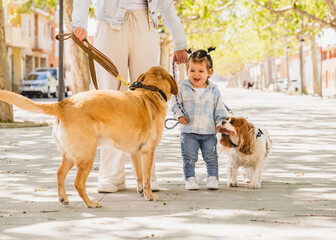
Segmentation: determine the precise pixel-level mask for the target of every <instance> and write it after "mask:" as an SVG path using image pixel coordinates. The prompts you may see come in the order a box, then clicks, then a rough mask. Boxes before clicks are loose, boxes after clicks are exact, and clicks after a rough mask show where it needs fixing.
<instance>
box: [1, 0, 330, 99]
mask: <svg viewBox="0 0 336 240" xmlns="http://www.w3.org/2000/svg"><path fill="white" fill-rule="evenodd" d="M174 3H175V7H176V11H177V14H178V16H179V17H180V19H181V21H182V24H183V26H184V29H185V33H186V35H187V40H188V48H191V49H199V48H203V49H206V48H208V47H210V46H216V51H215V52H213V53H211V54H212V57H213V59H214V72H215V74H214V76H213V80H214V81H221V82H224V83H225V84H224V86H226V87H239V88H251V89H260V90H264V91H283V92H285V93H288V94H312V95H316V96H324V97H335V95H336V34H335V30H336V20H335V17H336V4H335V1H333V0H314V1H313V0H290V1H288V0H279V1H274V0H254V1H251V0H236V1H234V0H175V1H174ZM72 4H73V0H64V1H63V9H64V31H65V32H69V31H70V22H71V12H72ZM94 9H95V1H92V6H91V9H90V19H89V28H88V33H89V36H88V39H89V41H90V42H91V43H94V32H95V24H96V20H95V15H94ZM59 10H60V7H59V1H56V0H43V1H42V0H3V1H2V5H1V6H0V29H1V30H0V32H1V36H0V50H1V57H2V59H3V61H2V65H1V66H2V67H1V68H2V70H1V72H2V73H3V74H0V86H8V87H7V88H10V89H11V90H12V91H14V92H19V93H21V94H23V95H26V96H29V97H50V98H51V97H57V93H58V90H57V88H58V85H57V79H58V77H59V76H58V56H59V49H58V45H59V43H58V42H57V41H56V40H55V35H56V34H58V32H59V22H60V19H59ZM158 32H159V35H160V40H159V42H158V44H159V46H160V55H159V56H158V57H159V61H160V64H161V65H162V66H163V67H164V68H166V69H167V70H168V71H170V72H171V71H172V67H171V62H172V53H173V51H172V38H171V36H170V34H169V32H168V31H167V30H166V29H165V28H164V26H163V24H162V21H161V24H160V26H159V29H158ZM3 49H5V50H3ZM7 59H8V63H7ZM112 61H113V59H112ZM117 67H118V66H117ZM176 72H177V80H178V81H181V80H182V79H184V78H185V67H184V66H176ZM63 77H64V84H65V89H64V95H65V97H66V96H70V95H71V94H73V93H76V92H79V91H81V90H83V89H87V88H92V86H90V85H88V84H89V82H90V81H89V79H90V77H89V68H88V62H87V58H86V56H85V54H84V53H83V52H82V51H81V50H80V49H79V48H77V47H76V46H75V45H73V43H72V41H71V40H69V41H65V43H64V76H63ZM0 88H4V87H0Z"/></svg>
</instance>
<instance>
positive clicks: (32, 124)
mask: <svg viewBox="0 0 336 240" xmlns="http://www.w3.org/2000/svg"><path fill="white" fill-rule="evenodd" d="M46 126H50V124H49V123H46V122H41V123H36V122H9V123H0V129H1V128H29V127H46Z"/></svg>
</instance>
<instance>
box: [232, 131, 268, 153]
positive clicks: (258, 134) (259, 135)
mask: <svg viewBox="0 0 336 240" xmlns="http://www.w3.org/2000/svg"><path fill="white" fill-rule="evenodd" d="M262 134H264V133H263V132H262V131H261V129H260V128H258V133H257V136H256V138H258V137H261V135H262ZM229 140H230V143H231V144H232V146H233V147H234V148H236V147H238V145H237V144H234V143H233V142H232V141H231V139H230V138H229Z"/></svg>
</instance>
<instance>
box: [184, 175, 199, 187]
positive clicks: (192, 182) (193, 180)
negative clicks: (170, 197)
mask: <svg viewBox="0 0 336 240" xmlns="http://www.w3.org/2000/svg"><path fill="white" fill-rule="evenodd" d="M185 188H186V189H187V190H198V189H199V186H198V184H197V179H196V178H195V177H190V178H188V179H187V180H186V182H185Z"/></svg>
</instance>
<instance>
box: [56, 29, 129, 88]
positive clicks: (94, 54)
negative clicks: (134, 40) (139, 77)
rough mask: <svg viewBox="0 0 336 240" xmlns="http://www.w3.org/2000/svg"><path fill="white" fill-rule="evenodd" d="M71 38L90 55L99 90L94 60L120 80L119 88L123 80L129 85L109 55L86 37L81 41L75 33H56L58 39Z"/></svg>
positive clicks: (93, 74) (91, 71)
mask: <svg viewBox="0 0 336 240" xmlns="http://www.w3.org/2000/svg"><path fill="white" fill-rule="evenodd" d="M69 38H72V40H74V42H75V43H76V44H77V45H78V46H79V47H80V48H81V49H83V50H84V51H85V52H86V53H87V54H88V55H89V66H90V73H91V78H92V82H93V85H94V86H95V88H96V89H97V90H98V84H97V78H96V71H95V67H94V62H93V60H95V61H96V62H97V63H99V64H100V65H101V66H102V67H103V68H105V70H106V71H108V72H109V73H110V74H111V75H113V76H114V77H115V78H116V79H118V80H119V84H118V90H119V89H120V86H121V82H122V83H123V84H125V85H126V86H127V87H129V83H128V82H127V81H125V80H124V79H122V78H121V77H120V74H119V72H118V69H117V67H116V66H115V65H114V64H113V62H112V61H111V60H110V59H109V58H108V57H106V56H105V55H104V54H103V53H102V52H100V51H99V50H98V49H97V48H95V47H94V46H93V45H92V44H91V43H89V41H88V40H87V39H84V40H83V42H81V41H80V40H79V39H78V38H77V37H76V36H75V35H74V34H73V33H60V34H58V35H56V40H58V41H64V40H67V39H69ZM84 42H85V43H86V44H87V46H86V45H85V44H84Z"/></svg>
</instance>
